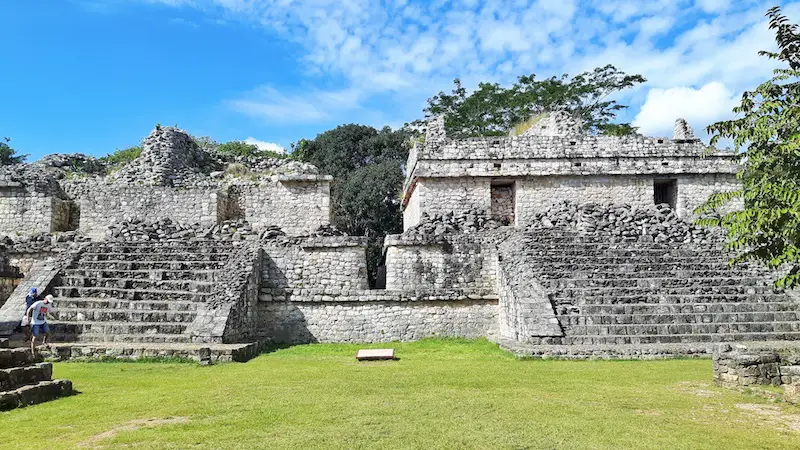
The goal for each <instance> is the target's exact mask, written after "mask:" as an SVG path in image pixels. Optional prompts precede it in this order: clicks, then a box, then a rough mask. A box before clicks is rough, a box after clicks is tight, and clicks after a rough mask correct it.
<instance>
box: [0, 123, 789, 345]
mask: <svg viewBox="0 0 800 450" xmlns="http://www.w3.org/2000/svg"><path fill="white" fill-rule="evenodd" d="M143 147H144V148H143V151H142V154H141V155H140V156H139V157H138V158H136V159H135V160H133V161H132V162H130V163H128V164H126V165H124V166H122V167H107V166H104V165H103V163H102V162H101V161H97V160H94V159H92V158H87V157H83V156H79V155H67V156H65V155H53V156H51V157H48V158H44V159H43V160H42V161H40V162H37V163H34V164H26V165H17V166H9V167H4V168H2V172H0V183H2V184H0V193H2V195H0V233H2V234H3V235H5V237H4V238H3V239H4V240H3V241H2V242H0V244H2V245H3V247H4V259H2V260H1V261H3V263H4V264H5V265H6V266H7V267H8V268H7V269H5V270H6V271H5V273H7V274H9V278H14V277H16V278H17V279H15V280H13V286H14V287H15V288H16V289H15V290H14V291H13V293H11V294H10V295H9V296H8V300H7V301H5V304H4V305H3V306H2V308H1V309H0V337H3V336H11V337H12V338H13V337H14V336H13V329H14V327H15V326H16V323H17V322H18V320H19V317H21V315H22V309H23V308H24V306H22V305H23V304H24V302H23V299H24V293H25V292H27V290H28V289H29V288H30V287H37V288H39V290H40V292H48V293H53V294H54V295H55V298H56V300H55V305H56V306H55V314H54V317H53V319H54V321H53V323H52V328H53V330H54V334H55V335H54V339H55V342H56V344H55V345H54V347H55V351H56V352H57V353H58V355H60V356H61V357H64V358H69V357H85V356H116V357H139V356H148V355H149V356H188V357H193V358H198V359H209V360H245V359H247V358H249V357H251V356H252V355H254V354H256V353H257V351H258V349H259V347H260V346H261V345H263V344H264V343H272V344H298V343H309V342H388V341H397V340H399V341H407V340H415V339H420V338H425V337H430V336H456V337H467V338H478V337H486V338H489V339H491V340H493V341H496V342H499V343H501V344H502V345H503V346H505V347H507V348H510V349H512V350H514V351H516V352H518V353H521V354H527V355H533V356H560V357H586V356H616V357H620V356H622V357H642V358H648V357H659V356H664V355H675V354H684V355H695V354H707V353H709V352H710V351H711V346H712V345H713V343H715V342H749V341H761V342H771V341H788V340H794V339H797V338H798V337H800V320H798V315H797V314H798V298H797V296H796V294H795V293H793V292H784V291H782V290H776V289H775V288H774V287H773V285H772V280H773V278H774V274H772V273H770V272H768V271H766V270H764V269H762V268H760V267H757V266H752V265H740V266H736V267H729V266H728V264H727V261H728V259H727V255H726V254H725V252H724V250H723V243H724V239H725V237H724V236H723V235H722V234H721V233H720V232H719V231H718V230H710V229H704V228H700V227H698V226H696V225H694V224H693V222H692V220H693V215H694V214H693V211H694V209H695V208H696V207H697V206H698V205H700V204H701V203H702V202H703V201H704V200H705V199H706V198H707V197H708V196H709V195H711V194H712V193H714V192H721V191H726V190H729V189H731V188H735V187H736V179H735V173H736V172H737V170H738V167H737V165H736V163H735V158H734V156H735V155H734V154H733V153H732V152H731V151H727V150H725V151H723V150H717V149H709V148H708V147H706V146H705V145H703V144H702V143H701V142H700V140H699V139H698V138H697V137H695V136H694V134H693V133H692V131H691V129H690V128H689V127H688V125H687V124H686V123H685V121H680V120H679V121H678V122H676V127H675V135H674V136H673V138H672V139H668V138H652V137H642V136H624V137H614V136H594V135H588V134H585V133H584V132H583V131H582V127H581V124H580V123H579V122H577V121H576V120H575V119H574V118H571V117H567V116H564V115H563V114H552V115H545V116H543V117H542V118H541V120H540V121H538V122H536V123H535V124H533V126H531V128H530V129H529V130H527V131H526V132H525V133H524V134H523V135H520V136H509V137H488V138H473V139H466V140H454V139H450V138H448V137H447V134H446V132H445V130H444V126H443V122H442V120H441V119H433V120H432V121H431V122H430V123H429V124H428V128H427V130H426V133H425V139H424V141H420V142H418V143H417V144H416V145H415V147H414V148H413V149H412V150H411V152H410V154H409V158H408V162H407V166H406V174H407V175H406V181H405V183H404V186H403V192H402V204H403V211H404V212H403V215H404V231H403V232H402V233H400V234H396V235H390V236H387V237H386V239H385V242H384V252H385V267H384V268H382V273H383V274H385V286H380V288H375V287H372V288H371V287H370V285H369V282H368V276H367V273H368V267H367V260H366V257H365V249H366V245H367V241H366V238H364V237H359V236H347V235H345V234H344V233H341V232H340V231H338V230H337V229H336V228H335V227H333V226H331V224H330V200H329V195H330V182H331V177H329V176H326V175H324V174H319V173H318V170H317V169H316V168H315V167H313V166H310V165H308V164H305V163H300V162H297V161H294V160H292V159H281V158H243V157H233V156H230V155H224V154H220V153H218V152H216V151H215V150H213V149H208V148H203V147H201V146H199V145H198V144H197V143H196V142H195V141H194V140H193V139H192V138H191V137H190V136H188V135H187V134H186V133H185V132H183V131H181V130H178V129H176V128H172V127H157V128H156V129H155V130H153V132H152V133H151V134H150V135H149V136H148V137H147V138H146V139H145V140H144V142H143ZM73 167H80V168H82V170H79V171H74V170H71V169H70V168H73ZM6 261H7V262H6ZM11 267H14V268H15V269H13V270H12V269H11ZM15 274H18V275H15ZM22 275H24V278H20V277H21V276H22ZM9 283H12V282H11V281H10V282H9ZM2 300H4V298H0V303H3V301H2Z"/></svg>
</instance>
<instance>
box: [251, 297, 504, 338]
mask: <svg viewBox="0 0 800 450" xmlns="http://www.w3.org/2000/svg"><path fill="white" fill-rule="evenodd" d="M259 307H260V308H261V309H260V311H261V317H262V322H261V324H262V325H261V330H262V332H263V333H264V336H265V337H270V338H271V339H273V340H274V341H275V342H276V343H286V344H300V343H310V342H390V341H412V340H417V339H422V338H425V337H431V336H444V337H464V338H477V337H494V336H496V335H497V327H498V325H497V324H498V322H497V315H498V310H497V302H496V301H491V300H462V301H422V302H409V301H391V302H381V301H378V302H372V301H366V302H262V303H260V304H259Z"/></svg>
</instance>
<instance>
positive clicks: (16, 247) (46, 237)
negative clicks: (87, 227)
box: [0, 231, 91, 253]
mask: <svg viewBox="0 0 800 450" xmlns="http://www.w3.org/2000/svg"><path fill="white" fill-rule="evenodd" d="M90 240H91V239H90V238H89V237H87V236H83V235H81V234H80V233H78V232H77V231H65V232H63V233H39V234H32V235H21V236H0V249H1V250H3V251H6V252H11V253H47V252H53V251H61V249H63V248H65V247H69V246H70V245H71V244H72V243H81V242H89V241H90Z"/></svg>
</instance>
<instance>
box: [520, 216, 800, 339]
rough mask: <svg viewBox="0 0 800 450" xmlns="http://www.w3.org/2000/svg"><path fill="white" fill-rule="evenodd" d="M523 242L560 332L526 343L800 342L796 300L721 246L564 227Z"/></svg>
mask: <svg viewBox="0 0 800 450" xmlns="http://www.w3.org/2000/svg"><path fill="white" fill-rule="evenodd" d="M526 242H528V244H529V245H528V248H526V249H524V250H521V251H524V252H525V258H526V264H528V265H529V267H530V268H531V270H532V273H533V275H534V276H536V277H537V278H538V280H539V281H540V282H541V283H542V285H543V286H544V288H545V290H546V291H547V293H548V295H549V297H550V301H551V303H552V305H553V307H554V309H555V312H556V317H557V318H558V321H559V323H560V325H561V327H562V329H563V331H564V334H565V336H564V337H562V338H538V339H537V338H531V340H530V343H544V344H569V345H649V344H691V343H698V344H702V343H713V342H728V341H787V340H800V300H798V299H797V298H796V297H794V296H793V295H791V294H789V293H787V292H783V291H781V290H776V289H774V288H773V286H772V282H773V278H772V276H771V274H769V273H768V272H766V271H765V270H763V269H761V268H759V267H756V266H738V267H730V266H729V265H728V258H727V256H726V254H725V253H724V251H723V250H722V249H721V248H720V245H719V244H712V243H705V244H702V245H699V244H695V243H667V242H665V243H654V242H616V243H615V242H609V241H608V240H604V239H603V238H602V237H599V236H592V235H579V234H577V233H575V232H567V231H562V232H556V231H550V232H544V233H542V232H536V233H535V235H533V234H531V235H530V236H529V238H528V239H527V240H526Z"/></svg>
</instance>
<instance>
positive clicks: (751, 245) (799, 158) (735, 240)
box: [696, 7, 800, 287]
mask: <svg viewBox="0 0 800 450" xmlns="http://www.w3.org/2000/svg"><path fill="white" fill-rule="evenodd" d="M767 16H768V17H769V18H770V22H769V27H770V29H772V30H775V33H776V39H775V40H776V41H777V43H778V51H777V52H767V51H761V52H759V54H760V55H762V56H767V57H768V58H770V59H775V60H778V61H780V62H782V63H784V64H785V65H786V67H783V68H779V69H776V70H775V71H774V73H773V77H772V78H771V79H769V80H768V81H766V82H764V83H762V84H761V85H759V86H758V87H757V88H756V89H755V90H754V91H748V92H745V93H744V94H742V100H741V103H740V104H739V106H737V107H735V108H734V109H733V112H734V113H736V115H737V118H735V119H733V120H727V121H723V122H717V123H715V124H713V125H710V126H709V127H708V128H707V130H708V132H709V133H710V134H711V135H712V137H711V144H712V146H713V145H714V144H715V143H717V142H718V141H719V139H722V138H726V139H732V140H733V142H734V145H735V146H736V148H737V149H742V151H741V152H739V153H738V155H737V157H738V159H739V162H740V163H741V164H742V169H741V171H740V172H739V174H738V177H739V179H741V181H742V188H741V189H739V190H736V191H733V192H724V193H717V194H715V195H712V196H711V198H709V200H708V202H707V203H706V204H704V205H703V206H701V207H700V208H698V209H697V211H696V212H697V213H699V214H707V215H709V216H708V217H705V218H703V219H701V220H700V221H699V222H700V223H702V224H705V225H712V226H721V227H722V228H724V229H725V230H727V232H728V238H729V243H728V246H729V247H730V248H731V249H732V250H734V251H735V252H736V257H735V258H734V260H733V262H738V261H744V260H756V261H760V262H762V263H765V264H766V265H767V266H768V267H770V268H774V269H787V272H786V273H785V275H784V276H782V277H781V278H780V279H779V280H777V281H776V286H778V287H796V286H800V32H798V26H797V25H794V24H789V23H788V20H787V18H786V17H785V16H784V15H783V14H781V10H780V8H778V7H775V8H771V9H770V10H769V12H768V13H767ZM732 199H740V200H742V204H743V208H742V209H740V210H736V211H731V212H728V213H726V214H722V215H720V214H717V213H716V211H717V208H720V207H724V206H726V205H727V204H728V202H729V201H730V200H732Z"/></svg>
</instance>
